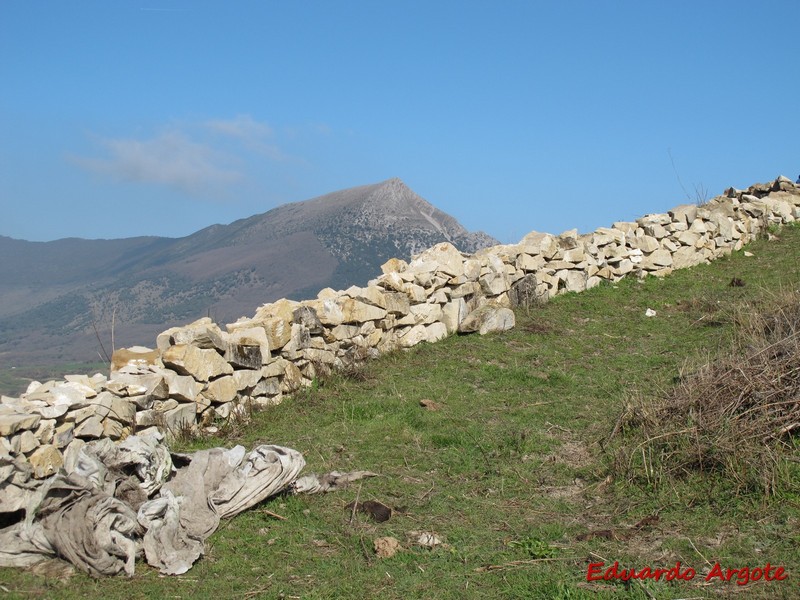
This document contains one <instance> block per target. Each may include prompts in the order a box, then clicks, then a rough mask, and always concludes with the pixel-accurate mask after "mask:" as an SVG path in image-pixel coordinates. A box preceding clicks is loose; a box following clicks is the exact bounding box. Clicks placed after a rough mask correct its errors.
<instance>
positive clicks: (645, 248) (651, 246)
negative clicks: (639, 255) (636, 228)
mask: <svg viewBox="0 0 800 600" xmlns="http://www.w3.org/2000/svg"><path fill="white" fill-rule="evenodd" d="M634 246H635V247H637V248H639V249H640V250H641V251H642V252H654V251H656V250H658V249H659V248H660V247H661V245H660V244H659V243H658V240H657V239H656V238H654V237H652V236H649V235H642V236H637V237H635V238H634Z"/></svg>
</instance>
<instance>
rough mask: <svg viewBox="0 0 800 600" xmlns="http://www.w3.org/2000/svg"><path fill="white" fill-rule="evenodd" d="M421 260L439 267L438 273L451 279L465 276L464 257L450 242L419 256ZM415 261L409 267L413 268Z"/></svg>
mask: <svg viewBox="0 0 800 600" xmlns="http://www.w3.org/2000/svg"><path fill="white" fill-rule="evenodd" d="M419 259H422V260H427V261H430V262H432V263H434V264H435V265H437V268H436V269H435V270H436V271H439V272H442V273H446V274H447V275H449V276H450V277H457V276H459V275H463V274H464V257H463V256H462V255H461V252H459V251H458V250H457V249H456V247H455V246H453V245H452V244H451V243H449V242H442V243H440V244H436V245H435V246H433V247H432V248H429V249H427V250H425V251H424V252H422V253H421V254H420V255H419ZM413 265H414V261H412V262H411V264H410V265H409V267H412V268H413Z"/></svg>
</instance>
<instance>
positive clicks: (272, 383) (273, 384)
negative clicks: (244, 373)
mask: <svg viewBox="0 0 800 600" xmlns="http://www.w3.org/2000/svg"><path fill="white" fill-rule="evenodd" d="M280 393H281V382H280V379H278V378H277V377H268V378H267V379H262V380H261V381H259V382H258V384H257V385H256V386H255V387H254V388H253V392H252V395H253V396H254V397H257V396H278V395H280Z"/></svg>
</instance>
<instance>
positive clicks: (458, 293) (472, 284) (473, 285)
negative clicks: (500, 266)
mask: <svg viewBox="0 0 800 600" xmlns="http://www.w3.org/2000/svg"><path fill="white" fill-rule="evenodd" d="M480 292H481V284H480V283H478V282H477V281H469V282H467V283H463V284H461V285H459V286H457V287H454V288H453V289H452V291H451V292H450V298H463V297H465V296H471V295H473V294H477V293H480Z"/></svg>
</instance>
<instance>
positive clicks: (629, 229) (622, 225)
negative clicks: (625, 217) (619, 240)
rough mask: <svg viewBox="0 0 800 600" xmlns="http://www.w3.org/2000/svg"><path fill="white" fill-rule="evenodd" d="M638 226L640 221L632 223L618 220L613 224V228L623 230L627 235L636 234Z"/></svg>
mask: <svg viewBox="0 0 800 600" xmlns="http://www.w3.org/2000/svg"><path fill="white" fill-rule="evenodd" d="M638 227H639V225H638V223H630V222H628V221H616V222H615V223H613V224H612V225H611V229H616V230H618V231H621V232H622V233H624V234H625V235H626V236H629V235H634V234H635V233H636V229H637V228H638Z"/></svg>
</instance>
